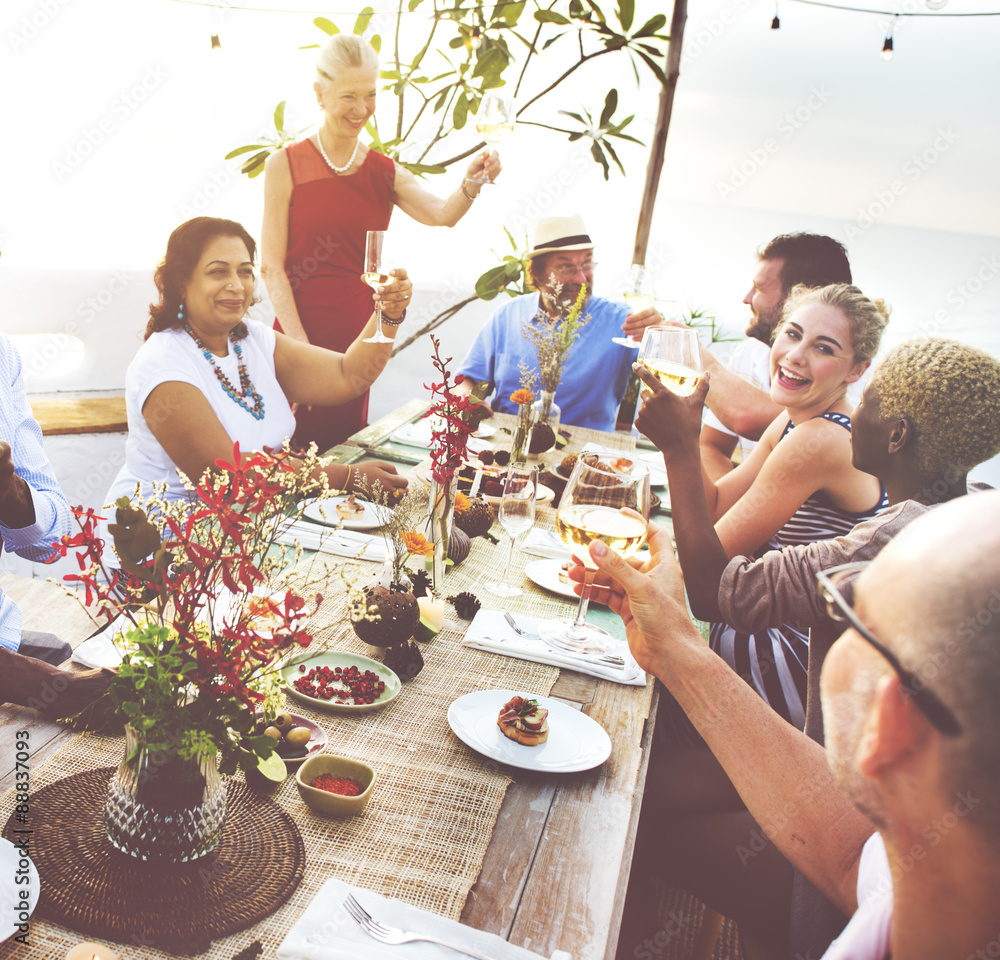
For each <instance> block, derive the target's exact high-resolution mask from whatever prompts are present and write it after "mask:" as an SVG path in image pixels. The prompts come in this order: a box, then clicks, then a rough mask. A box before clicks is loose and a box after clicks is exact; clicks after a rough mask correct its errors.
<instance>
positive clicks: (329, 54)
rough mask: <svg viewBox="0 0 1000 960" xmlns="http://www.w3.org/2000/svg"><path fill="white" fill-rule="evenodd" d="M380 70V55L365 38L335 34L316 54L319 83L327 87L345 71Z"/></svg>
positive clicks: (348, 34)
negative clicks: (359, 69)
mask: <svg viewBox="0 0 1000 960" xmlns="http://www.w3.org/2000/svg"><path fill="white" fill-rule="evenodd" d="M361 67H363V68H365V69H366V70H378V54H377V53H376V52H375V49H374V48H373V47H372V45H371V44H370V43H369V42H368V41H367V40H365V39H364V38H363V37H358V36H355V35H354V34H353V33H335V34H334V35H333V36H332V37H330V39H329V40H327V41H326V43H324V44H323V45H322V46H321V47H320V48H319V53H318V54H316V73H317V77H316V79H317V82H318V83H320V84H321V85H323V86H325V85H326V84H327V83H330V82H331V81H332V80H336V79H337V77H338V76H340V75H341V74H342V73H343V72H344V71H345V70H357V69H358V68H361Z"/></svg>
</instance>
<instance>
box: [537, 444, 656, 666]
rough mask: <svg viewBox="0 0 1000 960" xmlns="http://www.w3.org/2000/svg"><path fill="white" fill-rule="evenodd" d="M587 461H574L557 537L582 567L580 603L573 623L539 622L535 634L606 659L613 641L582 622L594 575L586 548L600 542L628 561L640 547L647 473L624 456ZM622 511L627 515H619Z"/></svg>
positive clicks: (558, 516) (643, 534) (558, 517)
mask: <svg viewBox="0 0 1000 960" xmlns="http://www.w3.org/2000/svg"><path fill="white" fill-rule="evenodd" d="M587 459H589V460H590V462H589V463H588V462H587ZM587 459H584V457H582V456H581V457H579V458H578V459H577V461H576V466H574V467H573V472H572V473H571V474H570V477H569V480H568V481H567V483H566V489H565V491H564V492H563V495H562V500H561V501H560V503H559V510H558V511H557V512H556V532H557V533H558V534H559V536H560V537H561V538H562V540H563V542H564V543H565V544H566V546H567V547H569V548H570V550H572V551H573V554H574V555H575V556H577V557H578V558H579V559H580V561H581V562H582V563H583V564H584V566H585V567H586V581H585V583H584V587H583V591H582V593H581V594H580V603H579V604H578V606H577V609H576V616H575V617H574V619H573V621H572V622H569V621H567V620H547V621H543V622H542V623H540V624H539V625H538V632H539V634H540V635H541V636H542V638H543V639H544V640H546V641H547V642H548V643H550V644H552V645H553V646H556V647H560V648H562V649H564V650H572V651H574V652H579V653H608V652H609V651H611V650H614V649H615V646H616V643H615V640H614V638H613V637H612V636H610V635H609V634H608V633H607V632H606V631H604V630H602V629H601V628H600V627H595V626H592V625H590V624H588V623H586V622H585V620H586V617H587V605H588V603H589V602H590V591H591V586H592V585H593V582H594V573H595V572H596V570H597V564H595V563H594V561H593V560H592V559H591V557H590V550H589V547H590V544H591V542H592V541H594V540H600V541H602V542H603V543H604V544H606V545H607V547H608V548H609V549H611V550H614V551H615V552H616V553H617V554H618V555H619V556H621V557H623V558H625V559H628V558H629V557H631V556H632V554H634V553H635V552H636V551H637V550H638V549H639V547H641V546H642V545H643V543H644V542H645V540H646V523H647V521H648V520H649V470H648V469H647V468H646V467H645V466H643V465H642V464H640V463H638V462H636V461H634V460H629V459H628V457H627V456H622V457H619V458H617V459H615V460H613V461H610V462H609V461H608V460H598V459H595V458H587ZM623 507H625V508H628V512H623V511H622V508H623Z"/></svg>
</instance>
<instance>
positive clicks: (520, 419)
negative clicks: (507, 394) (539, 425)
mask: <svg viewBox="0 0 1000 960" xmlns="http://www.w3.org/2000/svg"><path fill="white" fill-rule="evenodd" d="M530 427H531V405H530V404H527V403H522V404H521V405H520V406H519V407H518V411H517V427H516V428H515V429H514V439H513V441H511V445H510V462H511V463H512V464H513V463H524V459H525V454H526V453H527V450H528V433H529V428H530Z"/></svg>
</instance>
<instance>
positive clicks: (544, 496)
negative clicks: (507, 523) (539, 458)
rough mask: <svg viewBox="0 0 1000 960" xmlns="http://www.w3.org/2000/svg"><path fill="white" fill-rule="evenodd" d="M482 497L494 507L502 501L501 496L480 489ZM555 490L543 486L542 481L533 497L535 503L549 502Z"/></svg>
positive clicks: (553, 497)
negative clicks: (492, 495)
mask: <svg viewBox="0 0 1000 960" xmlns="http://www.w3.org/2000/svg"><path fill="white" fill-rule="evenodd" d="M479 492H480V495H481V496H482V498H483V499H484V500H485V501H486V502H487V503H492V504H493V506H494V507H499V506H500V504H501V503H503V497H491V496H490V495H489V494H487V493H483V492H482V490H480V491H479ZM555 495H556V493H555V491H554V490H553V489H552V488H551V487H547V486H545V484H544V483H540V484H539V485H538V493H537V495H536V497H535V503H536V504H545V503H551V502H552V501H553V499H555Z"/></svg>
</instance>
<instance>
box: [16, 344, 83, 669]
mask: <svg viewBox="0 0 1000 960" xmlns="http://www.w3.org/2000/svg"><path fill="white" fill-rule="evenodd" d="M71 520H72V515H71V513H70V508H69V504H68V503H67V502H66V498H65V497H64V496H63V494H62V491H61V490H60V489H59V485H58V483H57V482H56V478H55V476H54V475H53V473H52V466H51V465H50V463H49V461H48V458H47V457H46V456H45V452H44V450H43V449H42V431H41V428H40V427H39V426H38V422H37V421H36V420H35V418H34V417H33V416H32V413H31V407H30V406H29V405H28V397H27V395H26V394H25V391H24V379H23V377H22V373H21V356H20V354H19V353H18V352H17V350H16V348H15V347H14V345H13V344H12V343H11V342H10V340H8V339H7V337H5V336H4V335H3V334H0V550H10V551H12V552H13V553H16V554H17V555H18V556H20V557H24V558H25V559H26V560H34V561H41V562H46V561H49V560H52V559H54V557H55V552H54V550H53V546H52V544H53V542H54V541H56V540H58V539H59V538H60V537H62V536H64V535H65V534H68V533H69V532H70V524H71ZM0 648H3V649H6V650H11V651H13V652H16V653H21V654H22V655H24V656H28V657H34V658H36V659H39V660H45V661H46V662H48V663H62V662H63V661H64V660H67V659H68V658H69V656H70V654H71V653H72V648H71V647H70V645H69V644H68V643H64V642H62V641H60V640H58V639H57V638H56V637H53V636H52V635H51V634H46V633H27V632H22V629H21V611H20V610H19V609H18V606H17V604H16V603H14V601H13V600H11V599H10V597H8V596H6V595H5V594H4V593H3V591H2V589H0Z"/></svg>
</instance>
